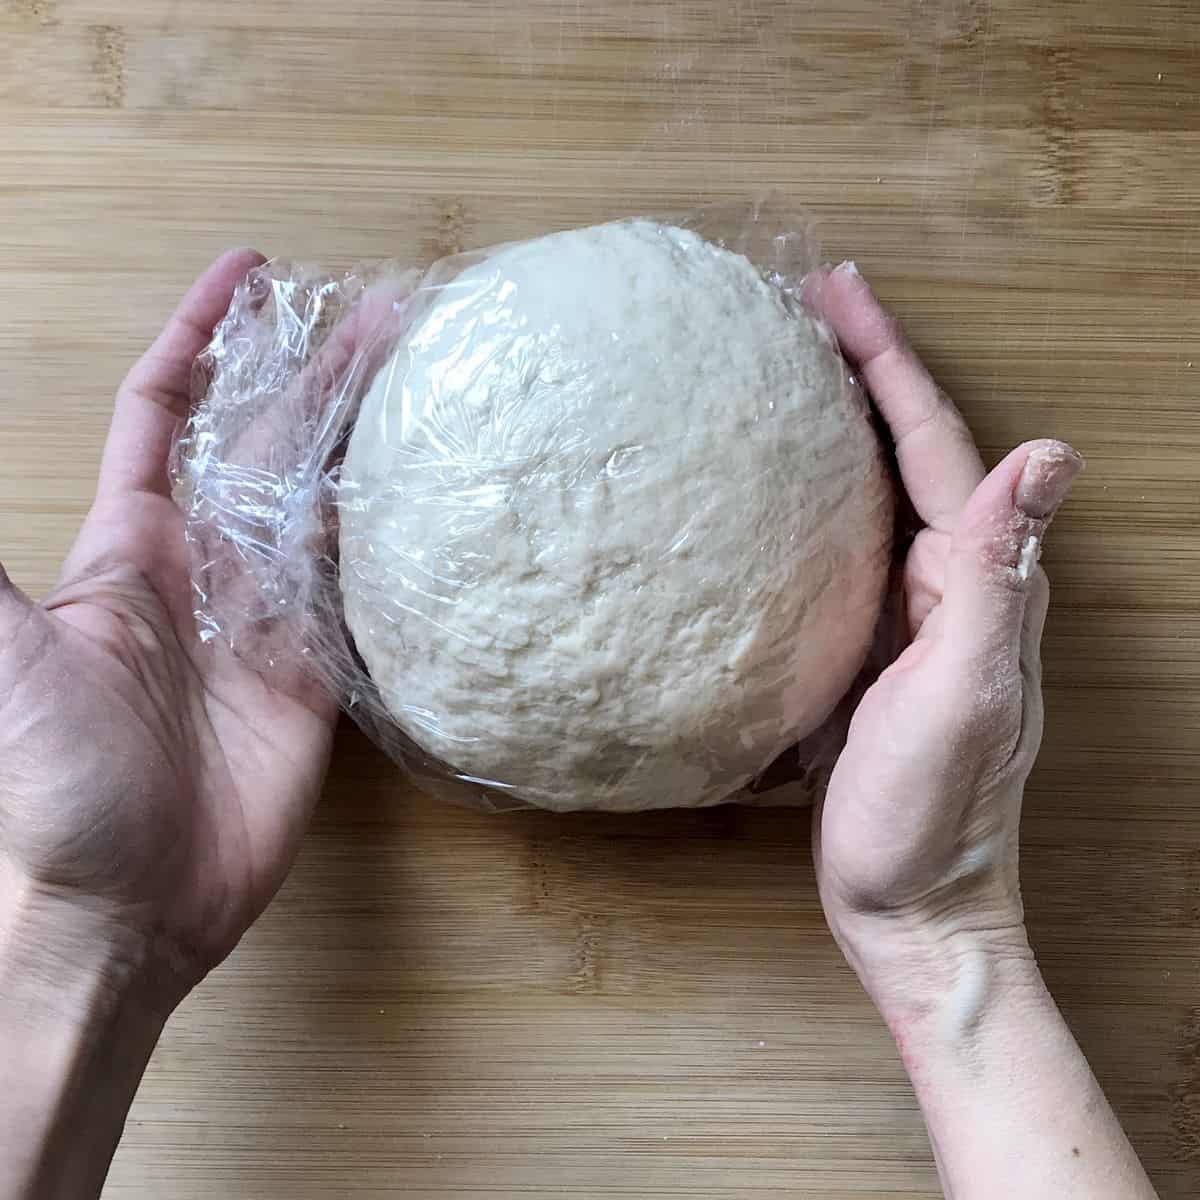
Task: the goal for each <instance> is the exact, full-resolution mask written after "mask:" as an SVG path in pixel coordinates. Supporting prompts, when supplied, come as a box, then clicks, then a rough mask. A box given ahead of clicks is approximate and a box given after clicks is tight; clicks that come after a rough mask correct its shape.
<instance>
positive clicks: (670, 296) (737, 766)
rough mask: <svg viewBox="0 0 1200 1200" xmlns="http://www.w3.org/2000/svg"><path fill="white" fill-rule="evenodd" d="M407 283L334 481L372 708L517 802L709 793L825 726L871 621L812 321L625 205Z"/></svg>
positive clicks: (838, 427) (845, 445)
mask: <svg viewBox="0 0 1200 1200" xmlns="http://www.w3.org/2000/svg"><path fill="white" fill-rule="evenodd" d="M418 300H419V301H420V302H422V303H423V304H424V307H423V308H421V309H420V310H419V315H418V316H417V317H416V318H415V319H414V322H413V325H412V327H411V330H410V332H409V333H408V335H407V336H406V338H405V340H404V342H403V343H402V345H401V346H400V348H399V350H398V351H397V352H396V354H395V355H394V357H393V358H392V359H391V361H390V362H389V363H388V364H387V365H386V366H385V367H384V368H383V369H382V370H381V371H380V372H379V374H378V375H377V376H376V378H375V380H374V381H373V383H372V384H371V386H370V388H369V390H368V393H367V395H366V396H365V397H364V400H363V404H362V408H361V410H360V413H359V417H358V421H357V424H356V426H355V429H354V432H353V435H352V437H351V440H350V445H349V448H348V451H347V455H346V459H345V463H344V465H343V469H342V476H341V483H340V490H339V501H338V504H339V511H340V539H341V565H340V578H341V588H342V594H343V601H344V609H345V616H346V621H347V625H348V627H349V629H350V632H351V634H352V636H353V638H354V642H355V646H356V648H357V650H358V652H359V654H360V655H361V656H362V658H363V660H364V662H365V664H366V666H367V668H368V670H369V671H370V674H371V677H372V679H373V680H374V682H375V684H376V686H377V687H378V689H379V691H380V694H381V696H382V699H383V702H384V704H385V705H386V707H387V709H388V710H389V712H390V713H391V714H392V716H393V717H394V718H395V720H396V722H397V724H398V725H399V726H400V728H401V729H402V730H403V731H404V733H405V734H407V735H408V737H410V738H411V739H412V740H413V741H414V742H415V743H416V744H417V745H418V746H419V747H420V748H421V749H422V750H423V751H425V752H426V753H428V754H429V755H431V756H433V757H435V758H436V759H439V760H441V761H442V762H444V763H445V764H446V765H448V766H449V767H450V768H451V769H452V770H453V771H455V772H458V773H459V774H460V775H462V776H465V777H467V778H470V779H474V780H479V781H483V782H486V783H488V784H491V785H493V786H495V787H497V788H499V789H500V790H501V791H503V792H505V793H507V794H508V795H510V796H512V797H514V798H515V799H519V800H522V801H526V802H529V803H533V804H536V805H539V806H541V807H545V808H552V809H612V810H622V811H628V810H635V809H643V808H661V807H670V806H700V805H705V804H713V803H717V802H718V801H720V800H721V799H723V798H724V797H726V796H727V795H728V794H729V793H730V792H732V791H734V790H735V789H737V788H738V787H741V786H742V785H744V784H745V783H747V782H748V781H749V780H750V779H752V778H753V777H754V776H755V775H757V774H758V773H759V772H760V771H761V770H763V769H764V768H765V767H766V766H767V765H769V764H770V763H771V761H772V760H773V759H774V758H775V757H776V756H777V755H778V754H780V753H781V752H782V751H783V750H785V749H786V748H787V747H788V746H789V745H790V744H792V743H793V742H795V741H796V740H798V739H799V738H800V737H802V736H804V735H806V734H807V733H809V732H811V731H812V730H813V729H814V728H815V727H817V726H818V725H819V724H820V723H821V722H822V721H823V720H824V719H825V718H826V716H827V715H828V714H829V713H830V711H831V710H832V709H833V708H834V706H835V705H836V703H837V701H838V700H839V699H840V698H841V697H842V695H843V694H844V693H845V692H846V690H847V689H848V688H849V686H850V685H851V683H852V682H853V680H854V677H855V675H856V673H857V672H858V670H859V668H860V666H861V664H862V662H863V659H864V657H865V655H866V652H867V650H868V647H869V645H870V642H871V638H872V634H873V631H874V628H875V624H876V620H877V617H878V614H879V609H880V604H881V601H882V597H883V590H884V585H885V578H886V574H887V570H888V563H889V551H890V540H891V522H892V491H891V483H890V479H889V477H888V473H887V470H886V467H885V464H884V462H883V458H882V455H881V451H880V447H879V444H878V439H877V437H876V435H875V432H874V429H873V428H872V425H871V422H870V418H869V413H868V411H867V408H866V405H865V402H864V401H863V399H862V398H861V396H860V394H859V393H858V392H857V390H856V389H855V388H854V387H853V386H852V384H851V383H850V382H849V380H848V379H847V376H846V372H845V367H844V365H843V363H842V361H841V358H840V356H839V355H838V353H837V351H836V348H835V347H834V345H833V344H832V342H831V340H830V338H829V336H828V335H827V333H826V332H825V331H824V330H823V329H822V328H821V327H820V326H819V325H818V324H817V323H816V322H814V321H813V320H812V319H811V318H810V317H808V316H807V314H806V313H804V312H803V311H802V310H801V309H800V307H799V306H798V305H797V304H796V303H795V302H794V301H792V300H791V299H789V298H787V297H785V296H784V295H783V293H782V292H781V291H780V290H779V289H777V288H776V287H774V286H772V285H771V284H769V283H767V282H765V281H764V280H763V278H762V276H761V275H760V273H759V272H758V271H757V270H756V269H755V268H754V267H753V266H752V265H751V264H750V262H748V261H747V260H746V259H745V258H743V257H742V256H740V255H738V254H735V253H732V252H730V251H728V250H725V249H722V248H721V247H719V246H717V245H715V244H713V243H711V242H708V241H706V240H704V239H703V238H701V237H700V236H699V235H697V234H695V233H692V232H690V231H687V230H684V229H679V228H675V227H672V226H669V225H661V224H657V223H654V222H651V221H644V220H636V221H629V222H621V223H617V224H612V225H601V226H596V227H593V228H589V229H580V230H572V231H570V232H567V233H560V234H554V235H551V236H549V237H545V238H540V239H537V240H536V241H532V242H526V243H522V244H519V245H515V246H510V247H505V248H502V249H500V250H498V251H495V252H493V253H492V254H491V255H490V256H489V257H486V258H485V259H483V260H482V261H480V262H477V263H475V264H474V265H470V266H467V267H466V268H465V269H464V270H463V271H462V272H461V273H460V274H458V275H457V276H456V277H454V278H453V279H452V280H451V281H450V282H448V283H446V284H444V285H439V287H438V288H436V289H429V290H428V291H427V292H425V293H422V294H421V295H419V296H418Z"/></svg>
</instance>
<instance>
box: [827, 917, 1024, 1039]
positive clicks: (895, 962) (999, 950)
mask: <svg viewBox="0 0 1200 1200" xmlns="http://www.w3.org/2000/svg"><path fill="white" fill-rule="evenodd" d="M830 924H831V926H832V928H833V931H834V935H835V937H836V938H837V941H838V944H839V946H840V947H841V948H842V951H843V953H844V954H845V955H846V959H847V961H848V962H849V963H850V965H851V967H853V969H854V970H855V972H856V973H857V975H858V977H859V979H860V981H861V982H862V984H863V987H864V988H865V989H866V991H867V993H868V994H869V995H870V996H871V998H872V1000H874V1002H875V1004H876V1007H878V1009H879V1011H880V1013H881V1014H882V1016H883V1018H884V1020H885V1021H886V1022H887V1023H888V1025H889V1027H891V1028H893V1029H895V1028H897V1027H898V1026H904V1027H911V1026H913V1025H914V1024H916V1025H921V1026H925V1025H927V1026H929V1027H930V1028H937V1027H938V1026H939V1025H941V1026H946V1027H947V1028H952V1027H953V1024H954V1021H955V1019H956V1014H958V1015H959V1016H960V1017H961V1019H962V1020H963V1021H969V1020H970V1019H971V1018H970V1014H971V1013H972V1012H973V1011H974V1010H975V1009H976V1008H979V1007H980V1006H986V1005H987V1004H989V1003H991V1002H993V1000H995V999H996V998H998V997H999V996H1001V995H1008V994H1014V995H1015V994H1016V993H1018V992H1019V991H1021V990H1023V989H1027V988H1028V987H1029V986H1031V985H1032V984H1033V983H1034V982H1035V981H1036V982H1037V983H1038V985H1039V986H1040V973H1039V971H1038V967H1037V961H1036V959H1035V957H1034V954H1033V950H1032V949H1031V947H1030V945H1029V939H1028V936H1027V934H1026V930H1025V924H1024V913H1023V910H1022V908H1021V904H1020V901H1019V899H1011V898H1009V897H1008V896H997V897H993V898H990V899H989V900H986V901H982V900H981V901H978V902H976V903H973V904H972V905H971V906H969V907H965V906H959V907H956V908H954V909H953V910H952V911H943V912H940V913H938V914H936V915H933V914H930V913H928V912H922V911H917V910H904V911H889V912H885V913H863V912H846V913H842V914H841V915H840V916H838V917H837V918H836V919H834V918H831V921H830Z"/></svg>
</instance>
